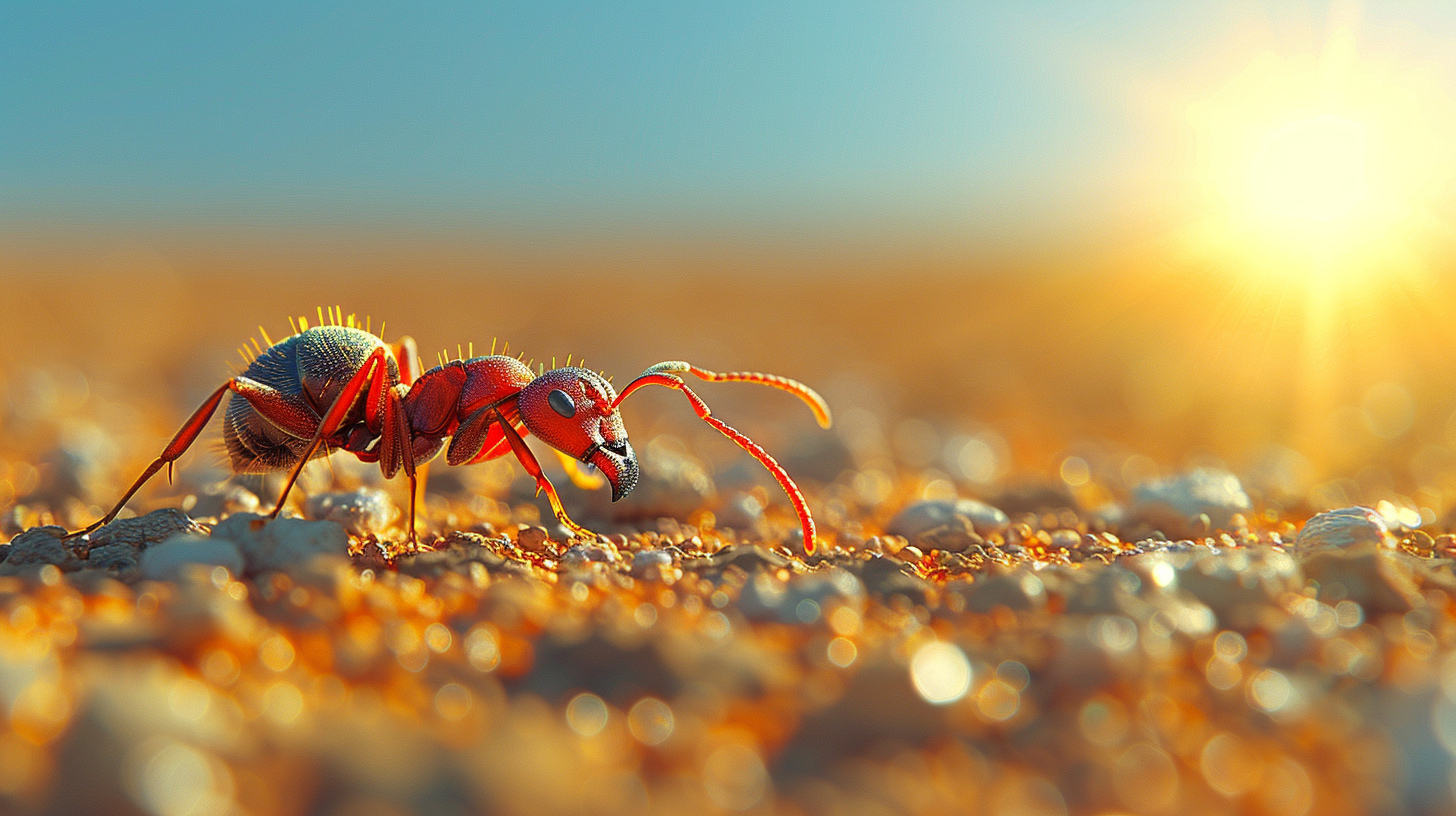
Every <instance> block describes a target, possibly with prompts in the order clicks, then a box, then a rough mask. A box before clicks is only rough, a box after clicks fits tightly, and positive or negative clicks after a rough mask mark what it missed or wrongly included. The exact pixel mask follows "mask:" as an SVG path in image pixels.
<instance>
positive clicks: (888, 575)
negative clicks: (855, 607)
mask: <svg viewBox="0 0 1456 816" xmlns="http://www.w3.org/2000/svg"><path fill="white" fill-rule="evenodd" d="M909 569H910V567H909V565H908V564H904V563H902V562H900V561H896V560H895V559H893V558H871V559H870V560H868V561H865V562H864V563H863V564H862V565H860V567H859V577H860V580H862V581H864V585H865V589H866V590H868V591H869V592H870V594H873V595H876V596H880V597H884V596H889V595H904V596H905V597H906V598H909V599H910V601H911V602H913V603H917V604H923V603H925V602H926V599H927V597H928V596H929V594H930V590H931V585H930V583H929V582H927V581H925V580H924V579H922V578H920V577H919V576H917V575H913V574H911V573H910V572H908V570H909Z"/></svg>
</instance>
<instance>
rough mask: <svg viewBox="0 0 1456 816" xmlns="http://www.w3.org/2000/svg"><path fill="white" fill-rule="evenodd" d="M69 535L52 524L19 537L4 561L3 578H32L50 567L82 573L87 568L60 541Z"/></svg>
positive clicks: (1, 563) (31, 530) (13, 542)
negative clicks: (45, 567) (31, 575)
mask: <svg viewBox="0 0 1456 816" xmlns="http://www.w3.org/2000/svg"><path fill="white" fill-rule="evenodd" d="M66 532H67V531H66V528H64V527H57V526H55V525H53V524H51V525H46V526H45V527H32V528H30V529H29V530H26V531H25V532H23V533H21V534H20V535H18V536H16V537H15V538H14V539H13V540H12V541H11V542H10V547H9V550H8V552H7V555H6V557H5V560H4V561H3V562H0V575H30V574H32V573H34V572H35V571H37V570H39V569H40V568H41V567H43V566H45V565H47V564H52V565H54V566H57V567H60V568H61V571H62V572H71V571H73V570H78V569H81V568H82V567H83V566H85V565H84V564H83V563H82V561H81V559H79V558H77V557H76V554H75V553H74V552H72V550H71V548H70V547H68V546H66V542H64V541H62V540H61V536H64V535H65V534H66Z"/></svg>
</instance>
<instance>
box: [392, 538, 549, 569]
mask: <svg viewBox="0 0 1456 816" xmlns="http://www.w3.org/2000/svg"><path fill="white" fill-rule="evenodd" d="M490 541H491V539H489V538H488V537H486V536H483V535H481V534H480V533H469V532H462V531H456V532H453V533H451V534H450V535H448V536H446V538H445V540H444V541H441V542H439V543H437V544H436V545H435V549H433V550H429V551H427V552H421V553H417V554H413V555H405V556H403V557H401V558H400V559H399V561H398V562H397V565H396V566H397V568H398V569H399V571H400V572H402V573H404V574H406V575H413V576H415V577H416V578H426V577H439V576H441V575H443V574H445V573H447V572H456V573H460V574H461V575H467V576H468V575H471V571H472V565H473V564H480V565H481V566H483V567H485V570H486V573H487V574H490V575H495V574H504V575H530V574H531V570H530V568H529V567H527V566H525V565H524V564H521V563H520V562H517V561H513V560H511V559H509V558H503V557H501V556H500V555H497V554H496V553H495V552H494V551H493V550H492V549H491V548H490V547H489V546H488V545H489V543H490Z"/></svg>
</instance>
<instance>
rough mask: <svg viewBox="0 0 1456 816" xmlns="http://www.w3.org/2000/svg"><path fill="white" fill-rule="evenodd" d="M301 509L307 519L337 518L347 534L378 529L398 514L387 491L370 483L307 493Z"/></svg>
mask: <svg viewBox="0 0 1456 816" xmlns="http://www.w3.org/2000/svg"><path fill="white" fill-rule="evenodd" d="M304 512H305V515H307V516H308V517H309V518H311V519H315V520H321V521H333V522H337V523H339V524H341V525H343V527H344V529H345V530H347V531H349V534H350V535H366V534H368V533H378V532H380V531H381V530H383V529H384V528H386V527H388V526H389V525H390V524H392V523H393V522H394V520H395V519H397V518H399V508H398V507H395V506H394V502H393V501H391V500H390V498H389V494H387V493H385V492H384V491H383V490H379V489H378V488H371V487H361V488H359V489H358V490H351V491H349V492H347V493H321V494H319V495H316V496H310V497H309V499H308V503H307V505H306V506H305V508H304Z"/></svg>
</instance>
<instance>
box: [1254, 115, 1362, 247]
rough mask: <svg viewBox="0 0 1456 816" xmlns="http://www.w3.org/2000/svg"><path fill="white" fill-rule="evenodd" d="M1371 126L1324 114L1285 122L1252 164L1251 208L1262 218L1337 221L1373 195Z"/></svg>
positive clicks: (1274, 132) (1266, 141)
mask: <svg viewBox="0 0 1456 816" xmlns="http://www.w3.org/2000/svg"><path fill="white" fill-rule="evenodd" d="M1367 130H1368V128H1367V126H1366V125H1365V123H1363V122H1359V121H1356V120H1354V119H1347V118H1345V117H1342V116H1334V115H1331V114H1325V115H1322V116H1314V117H1311V118H1307V119H1299V120H1296V121H1293V122H1290V123H1289V124H1287V125H1283V126H1281V127H1279V128H1277V129H1276V130H1274V131H1273V132H1272V133H1270V134H1269V135H1268V136H1266V137H1265V138H1264V142H1263V144H1262V145H1260V146H1259V149H1258V152H1257V153H1255V154H1254V157H1253V159H1252V161H1250V162H1249V170H1248V200H1249V206H1250V208H1251V209H1252V210H1253V212H1254V213H1255V214H1257V215H1258V216H1260V217H1263V218H1266V219H1270V220H1279V219H1294V220H1298V221H1335V220H1337V219H1340V218H1343V217H1346V216H1348V215H1350V214H1351V213H1353V212H1354V211H1355V210H1356V209H1357V208H1358V207H1359V206H1360V205H1361V204H1364V203H1365V202H1366V201H1367V200H1368V199H1369V198H1370V183H1369V180H1368V178H1367V166H1366V164H1367V162H1366V154H1367V151H1368V150H1369V139H1368V134H1367Z"/></svg>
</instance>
